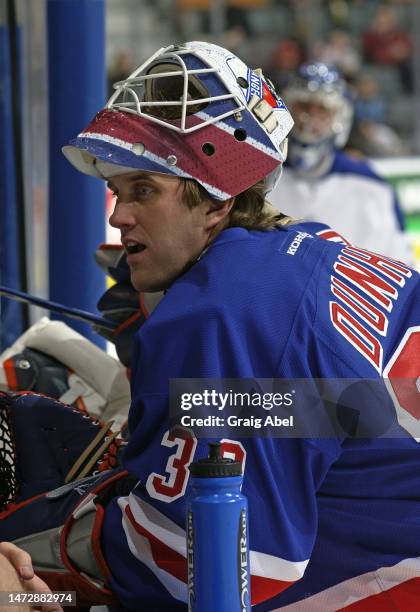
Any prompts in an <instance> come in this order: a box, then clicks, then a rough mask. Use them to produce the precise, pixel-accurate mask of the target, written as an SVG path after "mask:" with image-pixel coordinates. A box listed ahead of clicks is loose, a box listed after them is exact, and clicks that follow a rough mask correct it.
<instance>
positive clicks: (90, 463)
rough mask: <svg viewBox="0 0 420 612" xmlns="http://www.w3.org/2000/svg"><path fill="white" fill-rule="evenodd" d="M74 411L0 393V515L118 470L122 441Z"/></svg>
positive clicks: (42, 399)
mask: <svg viewBox="0 0 420 612" xmlns="http://www.w3.org/2000/svg"><path fill="white" fill-rule="evenodd" d="M111 425H112V422H107V423H103V422H101V421H99V420H98V419H94V418H92V417H90V416H88V415H87V414H85V413H83V412H81V411H80V410H78V409H77V408H74V407H72V406H69V405H66V404H63V403H61V402H58V401H57V400H54V399H51V398H48V397H44V396H41V395H38V394H34V393H30V394H28V393H27V392H24V393H21V394H16V395H11V394H7V393H2V392H0V510H3V509H5V508H9V507H10V504H16V503H20V502H22V501H23V500H26V499H30V498H32V497H34V496H36V495H39V494H40V493H44V492H45V491H49V490H50V489H53V488H55V487H58V486H61V485H63V484H64V483H66V482H70V481H72V480H76V479H80V478H83V477H85V476H88V475H92V474H97V473H101V472H102V471H105V470H108V469H110V468H111V467H116V466H117V465H119V450H120V449H121V448H122V446H123V445H124V442H123V441H122V440H121V438H119V437H118V436H117V433H113V432H112V430H111Z"/></svg>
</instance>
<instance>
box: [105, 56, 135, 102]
mask: <svg viewBox="0 0 420 612" xmlns="http://www.w3.org/2000/svg"><path fill="white" fill-rule="evenodd" d="M135 68H136V63H135V61H134V58H133V56H132V55H131V53H128V52H127V51H119V52H118V53H117V54H116V56H115V58H114V61H113V62H112V64H111V66H110V67H109V69H108V95H109V96H111V95H112V94H113V93H114V91H115V90H114V88H113V84H114V83H116V82H117V81H121V80H122V79H125V78H126V77H127V75H128V74H130V73H131V72H132V71H133V70H134V69H135Z"/></svg>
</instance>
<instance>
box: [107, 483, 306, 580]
mask: <svg viewBox="0 0 420 612" xmlns="http://www.w3.org/2000/svg"><path fill="white" fill-rule="evenodd" d="M118 503H119V505H120V507H121V508H122V507H124V508H125V507H126V506H127V505H129V506H130V510H131V512H132V515H133V517H134V519H135V521H136V523H138V525H140V526H141V527H143V528H144V529H146V530H147V531H148V532H149V533H151V534H152V535H153V536H154V537H155V538H157V539H158V540H160V541H161V542H163V543H164V544H165V545H166V546H168V547H169V548H171V549H172V550H174V551H176V552H177V553H178V554H179V555H182V556H183V557H185V558H186V555H187V549H186V539H185V531H184V529H182V528H181V527H179V526H178V525H177V524H176V523H174V522H173V521H171V520H170V519H168V518H167V517H166V516H165V515H164V514H162V513H161V512H159V511H158V510H156V508H154V507H153V506H151V505H150V504H148V503H147V502H145V501H144V500H142V499H140V498H139V497H137V496H136V495H135V494H134V493H130V495H129V496H128V498H120V499H119V501H118ZM308 562H309V561H308V560H306V561H297V562H293V561H287V560H286V559H282V558H281V557H274V556H273V555H267V554H265V553H260V552H256V551H253V550H252V551H250V568H251V574H252V575H253V576H259V577H261V578H269V579H271V580H279V581H282V582H283V581H284V582H295V581H296V580H299V579H300V578H301V577H302V576H303V573H304V571H305V569H306V566H307V565H308Z"/></svg>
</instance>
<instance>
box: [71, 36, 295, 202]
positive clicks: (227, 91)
mask: <svg viewBox="0 0 420 612" xmlns="http://www.w3.org/2000/svg"><path fill="white" fill-rule="evenodd" d="M114 87H115V89H116V91H115V93H114V94H113V95H112V96H111V98H110V99H109V101H108V103H107V105H106V107H105V108H104V109H103V110H102V111H101V112H100V113H98V114H97V115H96V117H95V118H94V119H93V121H92V122H91V123H90V124H89V125H88V126H87V127H86V128H85V130H83V132H81V133H80V134H79V135H78V136H77V138H75V139H74V140H73V141H71V142H70V144H69V145H67V146H65V147H63V153H64V155H65V156H66V157H67V159H68V160H69V161H70V162H71V163H72V164H73V165H74V166H75V167H76V168H77V169H78V170H80V171H81V172H84V173H85V174H89V175H91V176H97V177H100V178H110V177H112V176H115V175H117V174H124V173H126V172H132V171H135V170H145V171H148V172H158V173H163V174H169V175H173V176H178V177H182V178H188V179H195V180H196V181H197V182H198V183H200V184H201V185H202V186H203V187H204V189H206V191H207V192H208V193H209V194H210V196H212V197H213V198H216V199H219V200H226V199H228V198H230V197H232V196H235V195H237V194H239V193H241V192H242V191H244V190H246V189H248V187H251V186H252V185H254V184H255V183H257V182H259V181H260V180H262V179H264V178H265V179H266V187H267V191H269V189H271V188H272V187H273V186H274V184H275V183H276V182H277V180H278V178H279V177H280V172H281V167H282V164H283V162H284V161H285V158H286V152H287V139H286V137H287V134H288V132H289V131H290V129H291V127H292V125H293V120H292V118H291V115H290V113H289V111H288V110H287V108H286V106H285V104H284V102H283V101H282V100H281V98H279V97H278V96H277V94H276V93H275V91H274V89H273V88H272V86H271V85H270V84H269V83H268V82H267V81H266V80H265V79H264V77H263V76H262V75H261V74H259V73H258V72H255V71H252V70H251V69H249V68H248V67H247V66H246V65H245V64H244V63H243V62H242V61H241V60H240V59H239V58H237V57H236V56H235V55H233V54H232V53H230V52H229V51H227V50H226V49H223V48H221V47H218V46H217V45H212V44H208V43H203V42H190V43H185V44H184V45H180V46H173V45H172V46H170V47H166V48H162V49H160V50H159V51H157V52H156V53H155V54H154V55H152V57H150V58H149V59H148V60H147V61H146V62H144V64H142V65H141V66H140V67H139V68H137V69H136V70H135V71H134V72H133V73H132V74H131V75H130V76H129V77H128V78H127V79H125V80H124V81H120V82H119V83H116V84H115V85H114Z"/></svg>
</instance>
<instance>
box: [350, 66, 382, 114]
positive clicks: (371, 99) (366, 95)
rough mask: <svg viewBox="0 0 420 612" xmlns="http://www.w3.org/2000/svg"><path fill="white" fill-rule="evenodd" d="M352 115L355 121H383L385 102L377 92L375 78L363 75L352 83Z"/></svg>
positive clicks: (377, 87)
mask: <svg viewBox="0 0 420 612" xmlns="http://www.w3.org/2000/svg"><path fill="white" fill-rule="evenodd" d="M353 92H354V97H355V101H354V116H355V119H356V121H364V120H367V121H374V122H376V123H383V121H384V120H385V103H384V100H383V99H382V97H381V96H380V94H379V86H378V82H377V81H376V79H374V78H373V77H371V76H367V75H363V76H361V77H360V78H359V79H358V80H357V81H356V82H355V84H354V88H353Z"/></svg>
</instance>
